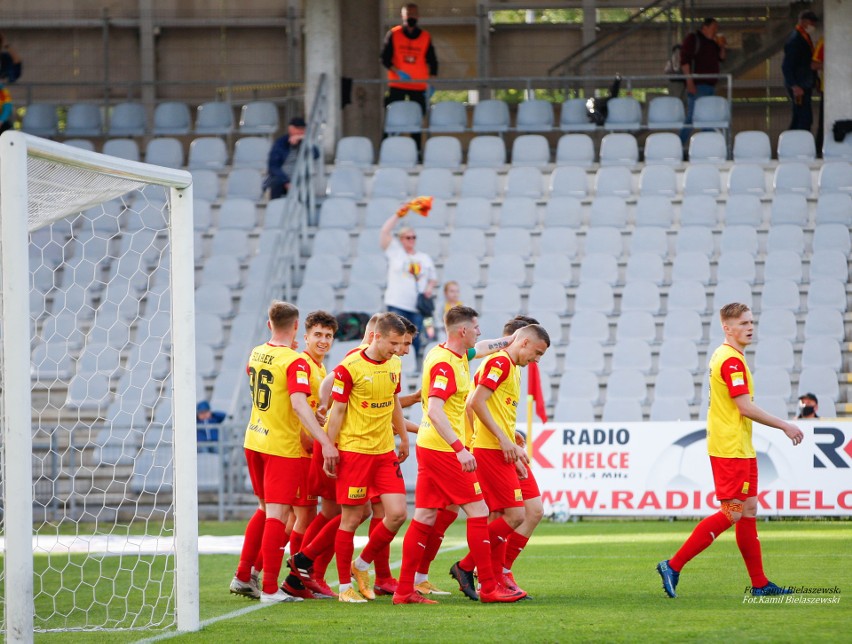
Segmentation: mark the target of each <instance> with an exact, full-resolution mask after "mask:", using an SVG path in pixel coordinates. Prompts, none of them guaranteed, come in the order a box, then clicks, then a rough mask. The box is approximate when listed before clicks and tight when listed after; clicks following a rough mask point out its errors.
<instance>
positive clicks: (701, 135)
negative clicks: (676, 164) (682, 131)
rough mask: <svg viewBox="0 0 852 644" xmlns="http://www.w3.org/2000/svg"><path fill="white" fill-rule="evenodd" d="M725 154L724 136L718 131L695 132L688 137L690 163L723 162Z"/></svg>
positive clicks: (726, 154)
mask: <svg viewBox="0 0 852 644" xmlns="http://www.w3.org/2000/svg"><path fill="white" fill-rule="evenodd" d="M727 156H728V151H727V146H726V145H725V137H724V136H722V135H721V134H719V133H718V132H696V133H695V134H693V135H692V137H690V139H689V160H690V161H691V162H692V163H716V164H719V163H725V161H726V160H727Z"/></svg>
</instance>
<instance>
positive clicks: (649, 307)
mask: <svg viewBox="0 0 852 644" xmlns="http://www.w3.org/2000/svg"><path fill="white" fill-rule="evenodd" d="M621 310H622V311H648V312H649V313H652V314H654V315H656V314H658V313H659V312H660V289H659V287H658V286H657V285H656V284H654V282H651V281H649V280H633V281H630V282H628V283H627V284H626V285H625V286H624V291H623V293H622V295H621Z"/></svg>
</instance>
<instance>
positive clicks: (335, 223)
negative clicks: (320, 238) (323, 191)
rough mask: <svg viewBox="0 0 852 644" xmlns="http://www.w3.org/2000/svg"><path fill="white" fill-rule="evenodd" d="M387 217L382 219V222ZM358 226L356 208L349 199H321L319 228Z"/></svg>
mask: <svg viewBox="0 0 852 644" xmlns="http://www.w3.org/2000/svg"><path fill="white" fill-rule="evenodd" d="M386 219H387V216H385V219H384V220H382V223H384V221H385V220H386ZM357 226H358V209H357V208H356V207H355V202H354V201H352V200H351V199H343V198H340V197H331V198H329V199H326V200H325V201H323V203H322V206H321V207H320V215H319V227H320V228H343V229H344V230H355V229H356V228H357Z"/></svg>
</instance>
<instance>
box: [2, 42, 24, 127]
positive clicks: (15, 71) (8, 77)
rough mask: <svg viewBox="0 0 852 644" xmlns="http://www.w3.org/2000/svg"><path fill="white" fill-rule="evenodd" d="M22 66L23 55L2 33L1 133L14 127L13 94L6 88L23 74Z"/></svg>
mask: <svg viewBox="0 0 852 644" xmlns="http://www.w3.org/2000/svg"><path fill="white" fill-rule="evenodd" d="M21 67H22V63H21V57H20V56H18V53H17V52H16V51H15V50H14V49H13V48H12V46H11V45H10V44H9V43H8V42H6V38H5V36H4V35H3V34H2V33H0V134H2V133H3V132H5V131H6V130H11V129H12V116H13V114H14V106H13V105H12V95H11V94H10V93H9V90H7V89H6V85H11V84H12V83H14V82H15V81H16V80H18V78H19V77H20V76H21Z"/></svg>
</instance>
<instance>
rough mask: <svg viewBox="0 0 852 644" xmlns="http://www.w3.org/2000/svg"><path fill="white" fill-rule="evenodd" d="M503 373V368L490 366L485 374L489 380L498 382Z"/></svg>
mask: <svg viewBox="0 0 852 644" xmlns="http://www.w3.org/2000/svg"><path fill="white" fill-rule="evenodd" d="M502 375H503V370H502V369H498V368H497V367H491V369H489V370H488V375H487V376H485V377H486V379H488V380H491V381H493V382H500V377H501V376H502Z"/></svg>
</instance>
